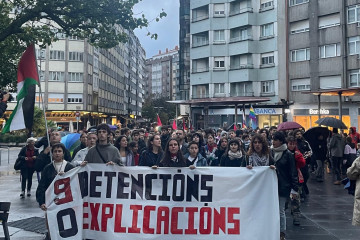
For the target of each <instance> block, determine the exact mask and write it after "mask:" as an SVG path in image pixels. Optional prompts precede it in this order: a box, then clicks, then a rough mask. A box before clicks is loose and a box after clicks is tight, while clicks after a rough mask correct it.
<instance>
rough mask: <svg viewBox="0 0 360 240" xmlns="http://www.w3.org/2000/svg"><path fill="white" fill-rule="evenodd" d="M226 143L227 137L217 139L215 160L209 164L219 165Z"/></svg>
mask: <svg viewBox="0 0 360 240" xmlns="http://www.w3.org/2000/svg"><path fill="white" fill-rule="evenodd" d="M227 145H228V139H227V137H222V138H221V139H220V141H219V144H218V147H217V149H216V152H215V156H216V160H215V161H213V162H212V163H211V166H219V165H220V159H221V157H222V156H223V155H224V153H225V151H226V148H227Z"/></svg>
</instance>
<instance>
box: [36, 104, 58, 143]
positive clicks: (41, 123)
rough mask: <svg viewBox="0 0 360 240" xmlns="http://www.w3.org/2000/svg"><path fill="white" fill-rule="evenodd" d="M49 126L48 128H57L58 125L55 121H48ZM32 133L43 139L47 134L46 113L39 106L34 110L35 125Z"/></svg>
mask: <svg viewBox="0 0 360 240" xmlns="http://www.w3.org/2000/svg"><path fill="white" fill-rule="evenodd" d="M47 124H48V128H54V127H56V124H55V123H54V122H53V121H47ZM32 131H33V133H34V136H36V137H41V136H44V135H45V134H46V126H45V118H44V112H43V110H41V109H40V108H38V107H37V106H35V109H34V125H33V129H32Z"/></svg>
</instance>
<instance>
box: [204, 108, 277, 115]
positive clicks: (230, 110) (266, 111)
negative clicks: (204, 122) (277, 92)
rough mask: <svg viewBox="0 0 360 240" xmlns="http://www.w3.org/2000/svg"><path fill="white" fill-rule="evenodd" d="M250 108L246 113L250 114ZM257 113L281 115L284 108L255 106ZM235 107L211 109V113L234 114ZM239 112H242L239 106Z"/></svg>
mask: <svg viewBox="0 0 360 240" xmlns="http://www.w3.org/2000/svg"><path fill="white" fill-rule="evenodd" d="M249 112H250V110H249V109H248V108H247V109H245V114H246V115H249ZM254 112H255V114H256V115H281V114H282V108H254ZM234 114H235V109H234V108H223V109H209V115H234ZM238 114H242V108H241V107H239V108H238Z"/></svg>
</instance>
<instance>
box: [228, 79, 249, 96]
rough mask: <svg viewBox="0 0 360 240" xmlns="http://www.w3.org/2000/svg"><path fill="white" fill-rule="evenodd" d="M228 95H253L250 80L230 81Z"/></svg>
mask: <svg viewBox="0 0 360 240" xmlns="http://www.w3.org/2000/svg"><path fill="white" fill-rule="evenodd" d="M230 95H231V96H232V97H237V96H244V97H245V96H253V95H254V92H253V88H252V82H241V83H231V88H230Z"/></svg>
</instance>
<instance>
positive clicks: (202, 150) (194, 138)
mask: <svg viewBox="0 0 360 240" xmlns="http://www.w3.org/2000/svg"><path fill="white" fill-rule="evenodd" d="M191 141H194V142H196V143H197V144H198V146H199V153H200V154H201V155H202V156H203V157H204V158H206V153H205V147H204V145H205V144H204V137H203V135H202V134H200V133H197V132H196V133H194V134H193V135H192V137H191Z"/></svg>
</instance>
